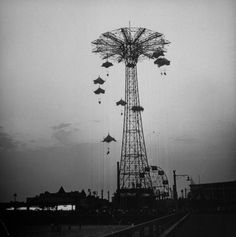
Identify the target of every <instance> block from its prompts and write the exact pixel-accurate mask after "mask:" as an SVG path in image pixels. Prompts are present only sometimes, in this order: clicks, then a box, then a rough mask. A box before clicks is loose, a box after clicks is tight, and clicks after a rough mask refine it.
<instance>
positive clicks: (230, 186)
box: [190, 181, 236, 210]
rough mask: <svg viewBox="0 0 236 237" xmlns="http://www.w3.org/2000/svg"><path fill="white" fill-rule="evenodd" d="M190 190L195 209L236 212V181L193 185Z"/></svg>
mask: <svg viewBox="0 0 236 237" xmlns="http://www.w3.org/2000/svg"><path fill="white" fill-rule="evenodd" d="M190 189H191V191H190V199H191V202H192V206H193V207H194V208H198V209H199V208H200V209H217V210H220V209H224V210H236V181H230V182H220V183H206V184H191V185H190Z"/></svg>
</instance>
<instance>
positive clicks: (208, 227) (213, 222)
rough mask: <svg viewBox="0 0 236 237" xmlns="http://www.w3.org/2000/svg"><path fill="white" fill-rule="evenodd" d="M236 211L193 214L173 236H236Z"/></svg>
mask: <svg viewBox="0 0 236 237" xmlns="http://www.w3.org/2000/svg"><path fill="white" fill-rule="evenodd" d="M235 236H236V213H234V214H226V213H216V214H191V215H190V216H189V217H188V218H187V219H186V220H185V221H184V222H183V224H181V225H180V226H179V227H177V229H176V230H175V232H174V233H173V234H171V237H235Z"/></svg>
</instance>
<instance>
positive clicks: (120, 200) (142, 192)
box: [113, 189, 155, 210]
mask: <svg viewBox="0 0 236 237" xmlns="http://www.w3.org/2000/svg"><path fill="white" fill-rule="evenodd" d="M113 201H114V204H115V206H116V208H119V209H124V210H129V209H146V208H153V207H154V205H155V195H154V193H153V189H119V190H117V191H116V193H115V195H114V200H113Z"/></svg>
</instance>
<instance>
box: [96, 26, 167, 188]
mask: <svg viewBox="0 0 236 237" xmlns="http://www.w3.org/2000/svg"><path fill="white" fill-rule="evenodd" d="M169 43H170V42H169V41H167V40H166V39H165V38H164V36H163V34H161V33H158V32H153V31H151V30H149V29H146V28H139V27H126V28H120V29H117V30H113V31H110V32H106V33H103V34H101V35H100V37H99V38H98V39H97V40H95V41H93V42H92V45H93V46H94V47H93V50H92V52H93V53H97V54H99V55H100V56H101V57H102V59H103V60H106V62H109V60H110V61H113V62H118V63H120V62H123V63H124V64H125V103H124V120H123V138H122V148H121V158H120V166H119V181H118V185H119V187H118V190H120V191H122V190H123V191H124V190H126V191H127V190H128V191H131V190H136V191H137V190H152V180H151V175H150V168H149V167H150V166H149V164H148V158H147V152H146V146H145V140H144V134H143V125H142V117H141V112H142V111H143V110H144V109H143V107H142V106H141V105H140V100H139V89H138V78H137V63H138V62H140V61H142V60H144V59H152V60H154V64H157V66H158V67H161V66H164V65H169V64H170V61H169V60H167V59H166V58H164V53H165V52H166V49H165V45H168V44H169ZM110 65H111V66H112V65H113V64H112V63H110Z"/></svg>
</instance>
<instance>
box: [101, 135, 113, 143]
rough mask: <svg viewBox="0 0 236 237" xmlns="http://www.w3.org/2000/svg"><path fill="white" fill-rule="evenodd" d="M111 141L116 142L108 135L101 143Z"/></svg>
mask: <svg viewBox="0 0 236 237" xmlns="http://www.w3.org/2000/svg"><path fill="white" fill-rule="evenodd" d="M112 141H114V142H116V139H115V138H114V137H112V136H111V135H110V134H109V133H108V135H107V136H106V137H105V138H104V139H103V141H102V142H107V143H110V142H112Z"/></svg>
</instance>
